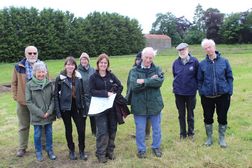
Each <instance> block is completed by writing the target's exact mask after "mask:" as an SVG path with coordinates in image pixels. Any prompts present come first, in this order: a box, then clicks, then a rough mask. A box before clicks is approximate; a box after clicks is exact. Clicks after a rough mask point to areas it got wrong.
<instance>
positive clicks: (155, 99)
mask: <svg viewBox="0 0 252 168" xmlns="http://www.w3.org/2000/svg"><path fill="white" fill-rule="evenodd" d="M153 75H158V78H151V77H152V76H153ZM129 79H130V89H131V92H132V93H131V94H132V95H131V112H132V113H133V114H135V115H157V114H159V113H160V112H161V110H162V109H163V107H164V104H163V99H162V95H161V91H160V87H161V86H162V84H163V81H164V77H163V73H162V71H161V69H160V68H159V67H158V66H155V65H154V64H152V65H151V67H150V68H148V69H143V68H142V67H141V66H137V67H133V69H132V70H131V73H130V77H129ZM137 79H144V83H143V84H138V83H137Z"/></svg>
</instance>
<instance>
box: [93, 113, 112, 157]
mask: <svg viewBox="0 0 252 168" xmlns="http://www.w3.org/2000/svg"><path fill="white" fill-rule="evenodd" d="M95 122H96V156H97V157H105V156H106V154H108V153H113V152H114V148H115V137H116V131H117V120H116V114H115V111H114V110H112V109H109V110H106V111H105V112H102V113H100V114H98V115H96V116H95Z"/></svg>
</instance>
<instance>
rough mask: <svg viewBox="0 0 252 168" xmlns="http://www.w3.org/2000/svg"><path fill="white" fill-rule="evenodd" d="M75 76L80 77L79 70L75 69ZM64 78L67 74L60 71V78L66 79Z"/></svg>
mask: <svg viewBox="0 0 252 168" xmlns="http://www.w3.org/2000/svg"><path fill="white" fill-rule="evenodd" d="M75 77H77V78H79V79H81V74H80V72H78V71H77V70H75ZM66 78H67V76H66V74H65V73H63V72H62V73H60V79H61V80H63V79H66Z"/></svg>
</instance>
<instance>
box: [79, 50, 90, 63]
mask: <svg viewBox="0 0 252 168" xmlns="http://www.w3.org/2000/svg"><path fill="white" fill-rule="evenodd" d="M82 58H86V59H87V60H88V62H89V61H90V58H89V55H88V54H87V53H85V52H83V53H82V54H81V56H80V60H81V59H82Z"/></svg>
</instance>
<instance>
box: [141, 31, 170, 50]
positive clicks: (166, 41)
mask: <svg viewBox="0 0 252 168" xmlns="http://www.w3.org/2000/svg"><path fill="white" fill-rule="evenodd" d="M144 37H145V39H146V44H145V46H146V47H152V48H154V49H155V50H163V49H166V48H171V38H170V37H169V36H167V35H161V34H145V35H144Z"/></svg>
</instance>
